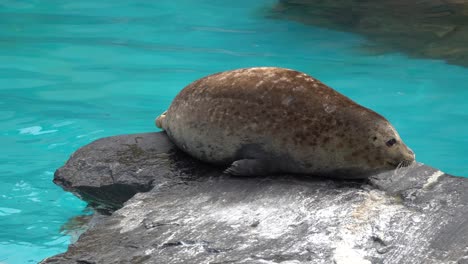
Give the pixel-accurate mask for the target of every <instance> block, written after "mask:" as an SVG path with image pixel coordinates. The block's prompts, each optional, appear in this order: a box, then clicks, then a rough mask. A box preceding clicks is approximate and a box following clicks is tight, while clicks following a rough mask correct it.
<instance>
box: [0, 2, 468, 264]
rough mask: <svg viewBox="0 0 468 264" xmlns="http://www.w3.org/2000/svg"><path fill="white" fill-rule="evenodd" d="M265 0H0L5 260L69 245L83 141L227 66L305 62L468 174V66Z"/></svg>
mask: <svg viewBox="0 0 468 264" xmlns="http://www.w3.org/2000/svg"><path fill="white" fill-rule="evenodd" d="M274 3H275V1H274V0H263V1H247V0H237V1H229V2H228V1H217V0H171V1H169V0H158V1H153V2H150V1H144V0H140V1H136V0H132V1H130V0H127V1H125V0H121V1H110V0H107V1H104V0H103V1H90V0H83V1H58V0H55V1H52V0H42V1H32V0H30V1H14V0H10V1H6V0H0V62H1V64H0V125H1V128H2V130H1V133H0V144H1V146H2V151H1V152H0V226H1V227H2V228H1V230H0V263H29V262H31V263H35V262H37V261H40V260H41V259H43V258H45V257H47V256H50V255H53V254H57V253H60V252H63V251H65V250H66V248H67V245H68V243H69V240H70V237H69V236H68V235H67V234H65V233H63V232H61V231H60V230H61V226H62V225H63V224H64V223H65V222H66V221H67V220H68V219H69V218H71V217H73V216H76V215H79V214H81V213H83V210H84V208H85V204H84V203H83V202H81V201H80V200H79V199H77V198H75V197H74V196H73V195H71V194H68V193H66V192H64V191H62V190H61V189H60V188H59V187H57V186H55V185H54V184H53V183H52V178H53V172H54V170H55V169H56V168H57V167H59V166H61V165H62V164H63V163H64V162H65V161H66V160H67V159H68V156H69V155H70V154H71V153H72V152H73V151H74V150H75V149H77V148H78V147H80V146H82V145H84V144H86V143H89V142H91V141H92V140H95V139H97V138H100V137H104V136H110V135H116V134H123V133H138V132H146V131H153V130H155V127H154V125H153V119H154V117H155V116H156V115H158V114H159V113H160V112H162V111H163V110H164V109H166V108H167V107H168V105H169V104H170V102H171V100H172V98H173V97H174V96H175V95H176V94H177V92H178V91H179V90H180V89H182V88H183V87H184V86H185V85H186V84H188V83H190V82H191V81H193V80H194V79H196V78H199V77H201V76H204V75H207V74H210V73H213V72H218V71H223V70H227V69H233V68H239V67H249V66H259V65H263V66H265V65H267V66H268V65H269V66H282V67H288V68H294V69H298V70H301V71H304V72H307V73H309V74H311V75H313V76H315V77H317V78H318V79H320V80H322V81H323V82H325V83H327V84H328V85H330V86H332V87H334V88H335V89H337V90H339V91H340V92H342V93H344V94H346V95H348V96H350V97H351V98H353V99H354V100H355V101H357V102H359V103H361V104H363V105H365V106H368V107H370V108H373V109H374V110H376V111H377V112H379V113H381V114H383V115H384V116H386V117H387V118H388V119H389V120H390V121H391V122H392V123H393V124H394V125H395V127H396V128H397V129H398V130H399V132H400V134H401V136H402V138H403V139H404V140H405V141H406V143H407V144H408V145H409V146H410V147H411V148H413V150H414V151H415V152H416V154H417V159H418V160H419V161H421V162H423V163H426V164H430V165H432V166H435V167H438V168H440V169H442V170H443V171H446V172H448V173H451V174H455V175H465V176H467V175H468V166H467V161H468V160H467V158H466V155H465V151H466V150H467V149H468V137H467V135H468V103H466V100H467V98H468V69H467V68H462V67H457V66H451V65H447V64H446V63H444V62H442V61H431V60H416V59H410V58H407V57H406V56H404V55H401V54H384V55H378V56H377V55H376V56H373V55H368V54H365V53H364V52H363V51H362V50H361V48H360V47H361V45H363V44H366V40H365V39H363V38H361V37H359V36H355V35H352V34H348V33H342V32H334V31H329V30H325V29H320V28H314V27H310V26H304V25H301V24H298V23H294V22H289V21H280V20H270V19H267V18H266V16H265V13H266V12H267V11H268V8H270V7H271V6H272V5H273V4H274Z"/></svg>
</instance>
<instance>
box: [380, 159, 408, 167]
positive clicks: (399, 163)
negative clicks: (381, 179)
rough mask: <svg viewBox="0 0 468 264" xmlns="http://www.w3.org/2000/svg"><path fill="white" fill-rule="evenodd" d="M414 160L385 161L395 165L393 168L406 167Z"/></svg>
mask: <svg viewBox="0 0 468 264" xmlns="http://www.w3.org/2000/svg"><path fill="white" fill-rule="evenodd" d="M413 162H414V160H403V161H400V162H390V161H387V164H389V165H391V166H393V167H395V168H401V167H408V166H410V165H411V164H413Z"/></svg>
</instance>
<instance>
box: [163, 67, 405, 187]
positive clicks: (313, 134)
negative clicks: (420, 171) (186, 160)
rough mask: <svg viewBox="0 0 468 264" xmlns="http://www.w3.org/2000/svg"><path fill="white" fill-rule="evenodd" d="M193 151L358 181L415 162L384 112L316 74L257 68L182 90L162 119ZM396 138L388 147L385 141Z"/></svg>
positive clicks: (212, 158)
mask: <svg viewBox="0 0 468 264" xmlns="http://www.w3.org/2000/svg"><path fill="white" fill-rule="evenodd" d="M157 125H158V127H161V128H162V129H164V130H165V131H166V132H167V134H168V136H169V137H170V138H171V139H172V140H173V142H174V143H175V144H176V145H178V146H179V147H180V148H182V149H183V150H184V151H186V152H187V153H189V154H190V155H192V156H194V157H196V158H198V159H200V160H203V161H206V162H210V163H215V164H219V165H224V166H227V165H229V164H231V163H233V162H234V161H237V160H242V159H256V160H264V161H268V162H271V166H273V167H274V168H275V171H276V172H287V173H288V172H289V173H302V174H315V175H325V176H333V177H342V178H361V177H367V176H369V175H370V174H373V173H376V172H379V171H383V170H389V169H394V168H396V167H397V166H398V165H399V164H402V163H405V164H407V163H411V162H412V161H414V154H413V152H412V151H411V150H410V149H409V148H408V147H407V146H406V145H405V144H404V143H403V142H402V140H401V138H400V136H399V135H398V133H397V132H396V130H395V129H394V128H393V127H392V125H391V124H390V123H389V122H388V121H387V120H386V119H385V118H384V117H382V116H381V115H379V114H377V113H376V112H374V111H372V110H370V109H367V108H365V107H363V106H361V105H359V104H357V103H355V102H354V101H352V100H351V99H349V98H347V97H346V96H344V95H342V94H340V93H338V92H336V91H335V90H333V89H332V88H329V87H328V86H326V85H325V84H323V83H321V82H320V81H318V80H317V79H314V78H312V77H311V76H309V75H307V74H304V73H301V72H298V71H294V70H289V69H283V68H275V67H257V68H246V69H238V70H233V71H226V72H221V73H217V74H213V75H210V76H207V77H204V78H202V79H199V80H197V81H195V82H193V83H192V84H190V85H188V86H187V87H185V88H184V89H183V90H182V91H181V92H180V93H179V94H178V95H177V97H176V98H175V99H174V101H173V102H172V104H171V106H170V107H169V109H168V110H167V112H165V113H164V114H163V115H161V116H160V117H158V119H157ZM392 138H394V139H395V140H396V143H395V144H394V145H393V146H391V147H389V146H387V144H386V142H387V141H388V140H391V139H392Z"/></svg>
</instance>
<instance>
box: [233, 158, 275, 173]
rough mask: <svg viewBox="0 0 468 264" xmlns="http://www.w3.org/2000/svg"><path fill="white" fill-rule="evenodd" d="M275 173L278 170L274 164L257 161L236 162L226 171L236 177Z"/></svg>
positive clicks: (243, 160) (244, 160) (266, 161)
mask: <svg viewBox="0 0 468 264" xmlns="http://www.w3.org/2000/svg"><path fill="white" fill-rule="evenodd" d="M275 172H278V170H277V167H276V166H274V163H272V162H271V161H268V160H257V159H242V160H236V161H234V162H233V163H232V164H231V166H230V167H229V168H227V169H226V170H225V171H224V173H226V174H231V175H234V176H264V175H268V174H272V173H275Z"/></svg>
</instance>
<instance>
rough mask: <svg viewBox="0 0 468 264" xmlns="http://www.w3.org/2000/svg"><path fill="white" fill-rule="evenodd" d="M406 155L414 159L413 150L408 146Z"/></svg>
mask: <svg viewBox="0 0 468 264" xmlns="http://www.w3.org/2000/svg"><path fill="white" fill-rule="evenodd" d="M408 155H409V156H411V158H412V160H413V161H414V160H416V154H415V153H414V151H413V150H412V149H410V148H408Z"/></svg>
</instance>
